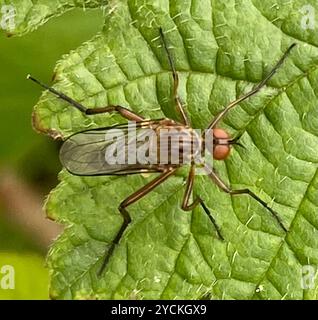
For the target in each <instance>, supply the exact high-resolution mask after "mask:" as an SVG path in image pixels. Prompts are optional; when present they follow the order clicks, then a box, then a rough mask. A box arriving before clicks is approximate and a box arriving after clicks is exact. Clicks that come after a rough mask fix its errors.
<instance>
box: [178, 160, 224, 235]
mask: <svg viewBox="0 0 318 320" xmlns="http://www.w3.org/2000/svg"><path fill="white" fill-rule="evenodd" d="M194 177H195V166H194V165H192V166H191V169H190V172H189V175H188V179H187V185H186V191H185V193H184V196H183V200H182V205H181V208H182V210H184V211H191V210H193V209H194V208H195V207H196V206H197V205H198V204H200V205H201V206H202V208H203V210H204V211H205V213H206V214H207V216H208V217H209V219H210V221H211V222H212V224H213V225H214V227H215V230H216V232H217V234H218V236H219V238H220V239H221V240H224V238H223V237H222V235H221V232H220V228H219V226H218V225H217V224H216V221H215V219H214V218H213V216H212V214H211V212H210V210H209V209H208V208H207V206H206V205H205V203H204V201H203V200H202V199H201V198H200V197H198V196H197V197H196V198H195V200H194V201H193V202H192V204H189V201H190V197H191V194H192V190H193V183H194Z"/></svg>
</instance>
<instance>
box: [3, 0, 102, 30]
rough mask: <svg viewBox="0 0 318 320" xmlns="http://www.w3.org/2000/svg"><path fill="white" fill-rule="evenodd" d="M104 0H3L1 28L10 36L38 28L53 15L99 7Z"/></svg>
mask: <svg viewBox="0 0 318 320" xmlns="http://www.w3.org/2000/svg"><path fill="white" fill-rule="evenodd" d="M103 2H105V1H103V0H38V1H32V0H1V1H0V8H1V16H0V17H1V22H2V23H1V28H2V29H4V30H5V31H6V32H7V34H8V35H9V36H13V35H20V36H21V35H23V34H25V33H27V32H30V31H33V30H35V29H37V28H38V27H39V26H41V25H42V24H44V23H45V22H47V21H48V20H49V19H51V18H53V17H57V16H59V15H61V14H63V13H65V12H66V11H68V10H71V9H74V8H83V9H84V10H85V9H86V8H99V7H101V6H102V4H103Z"/></svg>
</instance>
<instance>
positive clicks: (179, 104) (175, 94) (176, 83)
mask: <svg viewBox="0 0 318 320" xmlns="http://www.w3.org/2000/svg"><path fill="white" fill-rule="evenodd" d="M159 32H160V37H161V40H162V43H163V47H164V49H165V51H166V53H167V56H168V60H169V64H170V68H171V70H172V75H173V81H174V85H173V86H174V88H173V97H174V101H175V103H176V106H177V110H178V112H179V113H180V114H181V117H182V120H183V123H184V124H185V125H190V121H189V118H188V116H187V114H186V112H185V110H184V106H183V104H182V102H181V100H180V98H179V97H178V87H179V75H178V73H177V71H176V68H175V66H174V62H173V58H172V56H171V53H170V51H169V49H168V45H167V42H166V39H165V36H164V33H163V30H162V28H160V29H159Z"/></svg>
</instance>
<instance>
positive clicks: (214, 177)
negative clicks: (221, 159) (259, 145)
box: [209, 169, 287, 232]
mask: <svg viewBox="0 0 318 320" xmlns="http://www.w3.org/2000/svg"><path fill="white" fill-rule="evenodd" d="M209 177H210V178H211V179H212V181H213V182H214V183H215V184H216V185H217V186H218V187H219V188H220V189H221V190H223V191H225V192H226V193H228V194H230V195H233V196H234V195H239V194H247V195H249V196H251V197H252V198H253V199H255V200H256V201H257V202H259V203H260V204H261V205H262V206H263V207H264V208H266V209H267V210H268V211H269V212H270V213H271V214H272V215H273V217H274V218H275V219H276V221H277V222H278V224H279V225H280V226H281V228H282V229H283V230H284V231H285V232H287V228H286V227H285V226H284V224H283V223H282V221H281V219H280V217H279V216H278V214H277V213H276V212H275V211H274V210H273V209H272V208H270V207H269V206H268V204H267V203H266V202H265V201H263V200H262V199H261V198H259V197H258V196H257V195H256V194H255V193H254V192H253V191H251V190H250V189H238V190H232V189H231V188H229V187H228V186H227V185H226V184H225V183H224V182H223V181H222V180H221V178H220V177H219V176H218V175H217V174H216V172H215V171H214V170H210V169H209Z"/></svg>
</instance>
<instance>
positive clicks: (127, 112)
mask: <svg viewBox="0 0 318 320" xmlns="http://www.w3.org/2000/svg"><path fill="white" fill-rule="evenodd" d="M110 112H118V113H119V114H120V115H121V116H122V117H124V118H126V119H128V120H130V121H136V122H140V121H142V120H144V117H142V116H140V115H139V114H136V113H134V112H132V111H131V110H128V109H126V108H124V107H121V106H107V107H101V108H92V109H86V110H85V114H87V115H93V114H99V113H110Z"/></svg>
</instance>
